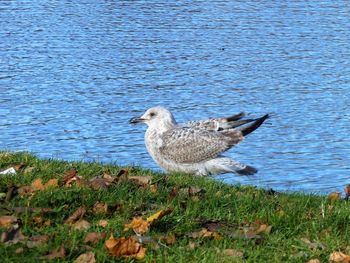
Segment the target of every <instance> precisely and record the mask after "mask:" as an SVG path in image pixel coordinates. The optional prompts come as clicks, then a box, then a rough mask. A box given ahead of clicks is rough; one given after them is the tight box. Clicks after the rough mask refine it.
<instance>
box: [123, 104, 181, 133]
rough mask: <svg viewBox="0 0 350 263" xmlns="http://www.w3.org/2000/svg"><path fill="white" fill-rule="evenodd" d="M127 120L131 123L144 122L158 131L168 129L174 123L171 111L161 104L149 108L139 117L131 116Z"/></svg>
mask: <svg viewBox="0 0 350 263" xmlns="http://www.w3.org/2000/svg"><path fill="white" fill-rule="evenodd" d="M129 122H130V123H132V124H137V123H146V124H147V125H148V126H149V127H150V128H155V129H157V130H159V131H165V130H168V129H170V128H172V127H174V126H175V125H176V121H175V119H174V117H173V115H172V114H171V112H170V111H169V110H167V109H166V108H164V107H163V106H156V107H153V108H150V109H148V110H147V111H146V112H145V113H144V114H143V115H142V116H141V117H135V118H132V119H130V121H129Z"/></svg>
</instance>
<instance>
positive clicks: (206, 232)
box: [189, 228, 222, 240]
mask: <svg viewBox="0 0 350 263" xmlns="http://www.w3.org/2000/svg"><path fill="white" fill-rule="evenodd" d="M189 237H192V238H208V237H210V238H214V239H215V240H221V239H222V236H221V235H219V234H218V233H217V232H211V231H209V230H208V229H206V228H202V229H201V230H199V231H195V232H192V233H190V234H189Z"/></svg>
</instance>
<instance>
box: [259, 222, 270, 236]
mask: <svg viewBox="0 0 350 263" xmlns="http://www.w3.org/2000/svg"><path fill="white" fill-rule="evenodd" d="M271 229H272V226H269V225H266V224H262V225H260V226H259V228H258V229H257V230H256V234H260V233H266V234H269V233H271Z"/></svg>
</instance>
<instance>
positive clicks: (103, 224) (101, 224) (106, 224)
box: [98, 219, 108, 227]
mask: <svg viewBox="0 0 350 263" xmlns="http://www.w3.org/2000/svg"><path fill="white" fill-rule="evenodd" d="M98 225H99V226H102V227H106V226H108V221H107V220H105V219H101V220H100V221H98Z"/></svg>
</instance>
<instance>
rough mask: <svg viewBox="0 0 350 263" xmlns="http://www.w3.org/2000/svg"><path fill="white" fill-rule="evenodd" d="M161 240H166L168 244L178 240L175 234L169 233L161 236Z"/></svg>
mask: <svg viewBox="0 0 350 263" xmlns="http://www.w3.org/2000/svg"><path fill="white" fill-rule="evenodd" d="M159 241H162V242H165V244H167V245H173V244H174V243H175V241H176V237H175V235H168V236H164V237H160V238H159Z"/></svg>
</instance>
